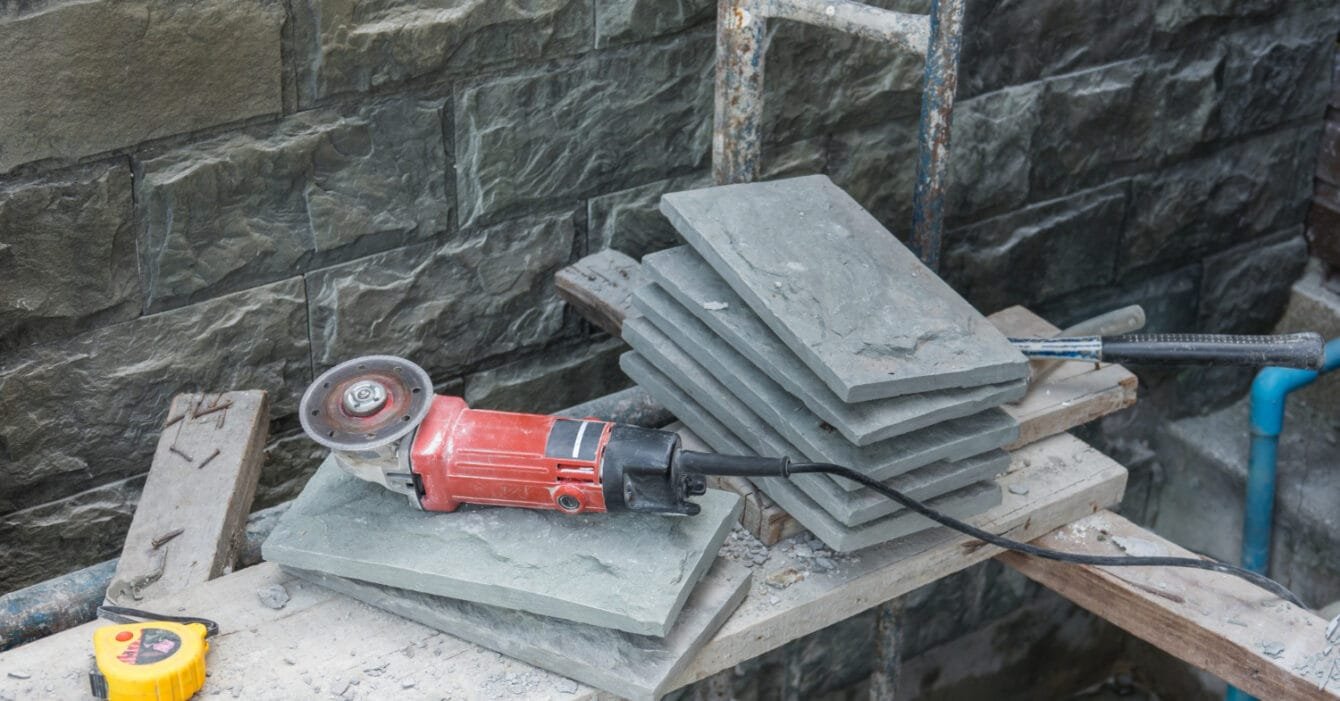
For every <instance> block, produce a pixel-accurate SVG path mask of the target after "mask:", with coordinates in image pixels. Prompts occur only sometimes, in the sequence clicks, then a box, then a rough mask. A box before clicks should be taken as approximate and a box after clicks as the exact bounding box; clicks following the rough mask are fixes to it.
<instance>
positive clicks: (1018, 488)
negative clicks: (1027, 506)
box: [1009, 484, 1028, 497]
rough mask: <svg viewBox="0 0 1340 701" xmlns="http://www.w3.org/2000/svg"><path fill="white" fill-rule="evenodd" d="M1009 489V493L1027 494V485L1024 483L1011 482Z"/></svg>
mask: <svg viewBox="0 0 1340 701" xmlns="http://www.w3.org/2000/svg"><path fill="white" fill-rule="evenodd" d="M1009 489H1010V494H1018V495H1019V496H1021V497H1022V496H1026V495H1027V494H1028V485H1026V484H1012V485H1010V487H1009Z"/></svg>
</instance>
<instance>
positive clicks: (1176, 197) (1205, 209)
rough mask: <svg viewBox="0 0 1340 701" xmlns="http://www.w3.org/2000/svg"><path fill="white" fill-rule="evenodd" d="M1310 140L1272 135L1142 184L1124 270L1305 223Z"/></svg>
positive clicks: (1298, 134) (1297, 132)
mask: <svg viewBox="0 0 1340 701" xmlns="http://www.w3.org/2000/svg"><path fill="white" fill-rule="evenodd" d="M1310 133H1313V131H1312V130H1301V129H1290V130H1287V131H1282V132H1277V133H1274V134H1269V135H1267V136H1263V137H1260V138H1257V139H1252V140H1250V141H1246V142H1243V143H1241V144H1237V145H1234V146H1231V147H1229V148H1225V149H1222V150H1220V151H1216V152H1215V153H1213V154H1211V155H1209V156H1206V157H1204V158H1199V159H1194V160H1189V161H1184V162H1182V163H1179V164H1177V165H1175V166H1172V167H1170V168H1167V169H1164V170H1160V171H1156V172H1153V173H1150V174H1148V175H1142V176H1139V177H1137V178H1135V179H1134V181H1133V183H1132V194H1131V208H1130V221H1129V225H1128V227H1127V228H1126V232H1125V233H1124V235H1123V237H1122V243H1121V248H1122V261H1121V267H1122V269H1124V270H1128V269H1131V268H1138V267H1142V266H1150V265H1156V264H1164V265H1166V264H1167V263H1169V262H1175V261H1183V260H1187V259H1189V258H1191V257H1193V256H1198V255H1204V254H1206V253H1212V252H1214V251H1217V250H1220V249H1222V248H1224V247H1226V246H1231V245H1232V244H1234V243H1239V242H1243V241H1246V240H1248V239H1251V238H1256V237H1259V236H1262V235H1264V234H1267V233H1269V232H1273V231H1276V230H1278V229H1279V228H1280V227H1282V226H1287V225H1290V224H1294V223H1297V222H1300V221H1302V219H1303V216H1304V213H1305V212H1306V209H1307V202H1308V198H1309V194H1310V192H1311V184H1312V176H1311V167H1310V166H1309V165H1308V164H1309V163H1310V160H1309V157H1308V155H1307V154H1308V153H1309V152H1310V151H1309V150H1307V148H1306V147H1307V146H1309V145H1311V144H1315V140H1312V139H1309V138H1307V135H1308V134H1310Z"/></svg>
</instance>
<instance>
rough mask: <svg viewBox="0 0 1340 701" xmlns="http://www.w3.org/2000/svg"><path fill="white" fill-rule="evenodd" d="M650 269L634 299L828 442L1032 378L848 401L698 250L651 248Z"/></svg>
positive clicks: (961, 411)
mask: <svg viewBox="0 0 1340 701" xmlns="http://www.w3.org/2000/svg"><path fill="white" fill-rule="evenodd" d="M643 269H644V270H646V271H648V273H649V274H650V276H651V277H652V279H654V280H656V282H657V283H660V284H658V285H648V286H646V287H643V288H642V289H640V290H638V292H637V293H636V296H635V297H634V303H635V304H636V305H637V308H638V309H639V310H640V311H641V312H642V313H643V314H645V315H647V318H648V320H649V321H650V322H651V323H652V324H653V325H655V326H656V327H658V328H659V329H660V330H661V331H662V332H664V333H665V334H666V336H667V337H668V338H672V339H674V342H675V344H676V345H678V346H679V347H680V348H682V349H683V350H684V351H685V352H687V353H688V354H689V355H691V356H693V357H694V358H695V359H696V360H698V362H700V363H702V364H703V365H704V366H705V367H707V368H708V370H709V371H710V372H712V374H713V375H715V376H717V377H718V378H720V379H721V381H722V382H724V383H725V384H726V385H727V386H728V387H731V388H732V391H734V392H735V393H736V395H737V396H742V397H754V400H753V401H755V402H756V403H758V404H772V405H773V406H772V407H771V411H773V412H775V413H777V414H778V416H777V417H776V420H777V421H779V422H780V423H781V424H783V425H787V424H792V423H795V424H796V426H795V430H796V431H797V432H800V433H805V434H810V433H811V431H810V430H809V428H808V427H813V426H818V427H819V431H820V432H822V433H823V434H825V438H822V439H819V440H820V441H822V442H823V443H824V444H827V443H828V442H829V440H828V438H827V437H829V436H832V433H833V430H834V429H836V430H837V431H838V432H839V433H841V434H842V436H843V437H845V438H846V439H847V442H849V443H851V444H854V445H855V446H870V445H874V444H877V443H880V442H882V441H884V440H885V439H888V438H892V437H895V436H901V435H904V434H907V433H911V432H913V431H916V430H918V429H924V428H926V427H928V426H934V425H937V424H940V423H942V422H947V421H949V420H951V419H957V418H960V417H964V416H970V415H974V414H977V413H979V412H982V411H985V410H987V409H990V408H993V407H996V406H999V405H1001V404H1004V403H1006V402H1012V401H1016V400H1018V399H1021V398H1023V396H1024V393H1025V392H1026V391H1027V382H1025V381H1022V380H1016V381H1014V382H1012V383H1004V384H1001V385H982V386H979V387H969V388H964V389H952V390H941V391H939V392H927V393H925V394H909V395H904V396H901V397H892V398H889V399H876V400H872V401H869V402H860V403H857V404H846V403H844V402H842V401H841V400H839V399H838V398H837V395H835V394H833V391H832V390H831V389H829V388H828V386H827V385H825V384H824V383H823V381H822V380H820V379H819V377H818V376H817V375H815V374H814V373H813V372H812V371H811V370H810V369H809V368H807V367H805V365H804V363H801V362H800V360H799V359H798V358H796V356H795V354H794V353H792V352H791V351H790V349H788V348H787V347H786V346H784V345H782V342H781V341H780V340H778V339H777V337H776V335H774V334H773V333H772V332H771V331H770V330H768V328H767V326H765V325H764V324H763V322H762V321H760V320H759V319H758V317H757V316H756V315H754V314H753V312H751V311H749V310H748V308H747V307H745V305H744V303H743V302H741V301H740V299H739V297H737V296H735V294H734V293H732V292H730V288H728V287H726V284H725V283H724V282H722V281H721V279H720V278H719V277H716V276H715V275H714V274H713V273H712V272H711V270H710V269H709V268H708V267H707V264H706V263H703V262H702V261H701V259H699V258H697V256H694V255H693V254H692V252H690V251H688V250H687V249H680V250H676V251H667V252H665V253H663V254H659V255H656V256H650V257H648V259H647V262H646V263H645V264H644V267H643ZM695 273H697V274H695ZM672 286H673V287H672ZM671 289H673V290H674V292H668V290H671ZM672 297H674V299H672ZM722 304H724V305H726V306H725V307H719V305H722ZM709 306H710V307H711V308H709ZM774 402H775V404H774ZM825 423H826V424H828V425H826V426H825V425H824V424H825ZM1000 424H1001V430H1000V433H1001V434H1005V433H1008V431H1007V430H1005V429H1006V427H1007V426H1008V424H1009V422H1007V421H1003V420H1002V421H1001V422H1000ZM943 428H944V429H945V431H946V433H948V434H952V433H954V432H955V429H959V428H961V429H964V430H965V431H966V430H967V426H964V425H959V424H955V426H954V427H952V428H951V427H943ZM1002 437H1003V436H1002ZM834 438H836V437H834ZM797 440H798V441H799V439H797ZM838 440H840V439H838ZM1009 440H1013V439H1006V440H1005V442H1008V441H1009ZM802 442H803V443H810V442H811V441H802ZM1001 445H1003V443H1002V444H1001Z"/></svg>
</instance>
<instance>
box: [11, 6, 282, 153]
mask: <svg viewBox="0 0 1340 701" xmlns="http://www.w3.org/2000/svg"><path fill="white" fill-rule="evenodd" d="M283 22H284V8H283V6H282V5H281V4H280V3H277V2H269V1H268V0H242V1H240V2H238V1H234V0H192V1H190V2H177V1H175V0H131V1H129V2H121V1H114V0H96V1H92V2H62V3H44V4H43V5H42V6H41V7H40V8H30V9H29V11H26V12H25V11H24V10H23V9H19V10H18V11H16V12H11V13H5V14H4V15H0V65H3V66H4V67H5V70H4V71H3V72H0V124H3V125H4V134H3V138H0V173H3V172H6V171H9V170H11V169H13V168H14V167H15V166H17V165H20V164H22V163H26V162H28V161H34V160H38V159H46V158H60V159H73V158H77V157H79V156H84V155H88V154H93V153H99V152H101V151H107V150H109V149H114V148H120V147H123V146H131V145H133V144H137V143H140V142H142V141H147V140H149V139H156V138H159V137H163V136H168V135H171V134H179V133H183V132H190V131H195V130H197V129H203V128H205V127H209V126H213V125H216V124H223V123H226V122H233V121H237V120H240V119H244V118H246V117H251V116H254V115H259V114H267V113H273V112H278V111H279V109H280V59H279V33H280V26H281V25H282V24H283ZM222 47H226V49H223V48H222Z"/></svg>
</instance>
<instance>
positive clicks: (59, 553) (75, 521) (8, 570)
mask: <svg viewBox="0 0 1340 701" xmlns="http://www.w3.org/2000/svg"><path fill="white" fill-rule="evenodd" d="M143 487H144V477H143V476H140V477H132V478H129V479H125V480H120V481H117V482H112V483H110V484H105V485H102V486H100V487H95V488H93V489H90V490H88V491H84V492H80V493H78V494H75V495H74V496H71V497H67V498H65V499H60V500H58V501H52V502H48V503H45V504H41V505H38V506H34V507H32V508H28V509H24V510H22V511H15V512H13V513H10V514H6V515H4V516H0V594H4V593H6V592H9V591H13V590H15V589H20V588H22V587H26V586H28V585H30V584H36V583H37V582H40V581H42V580H44V579H46V578H48V577H53V576H55V575H58V574H61V573H63V572H68V571H71V570H75V569H78V568H80V567H85V566H88V565H92V564H95V563H98V562H102V561H103V560H106V559H108V558H112V557H116V555H117V553H119V552H121V545H122V542H123V541H124V540H125V537H126V531H127V530H128V529H129V528H130V517H131V516H132V515H133V514H134V513H135V503H136V502H137V501H139V498H140V489H141V488H143Z"/></svg>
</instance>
